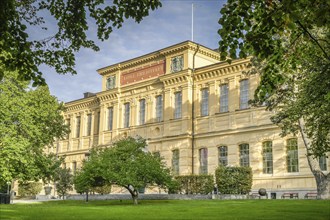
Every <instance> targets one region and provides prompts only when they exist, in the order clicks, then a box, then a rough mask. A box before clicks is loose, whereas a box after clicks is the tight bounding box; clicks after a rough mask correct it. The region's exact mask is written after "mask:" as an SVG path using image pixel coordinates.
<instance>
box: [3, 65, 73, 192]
mask: <svg viewBox="0 0 330 220" xmlns="http://www.w3.org/2000/svg"><path fill="white" fill-rule="evenodd" d="M0 72H5V71H4V69H3V66H2V65H0ZM17 76H18V74H17V73H16V72H5V77H4V78H3V79H2V80H1V81H0V158H1V160H0V183H6V182H8V181H13V180H18V181H23V182H24V181H29V180H40V179H44V180H46V179H48V180H49V179H50V178H51V177H52V176H53V175H54V172H55V170H56V169H57V168H58V167H59V165H60V163H61V160H60V159H57V157H56V155H55V154H46V153H45V152H44V150H45V146H49V145H51V144H52V143H53V142H54V140H55V139H56V138H61V137H63V136H64V135H65V134H66V133H67V132H68V130H69V129H68V127H67V126H66V125H64V120H63V117H62V115H61V112H62V111H63V110H64V109H63V105H62V104H60V103H58V101H57V99H56V98H55V97H53V96H51V95H50V93H49V90H48V88H47V87H45V86H41V87H37V88H36V89H30V88H29V82H28V81H20V80H18V79H17ZM0 185H1V184H0Z"/></svg>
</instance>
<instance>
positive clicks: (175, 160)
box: [172, 150, 180, 175]
mask: <svg viewBox="0 0 330 220" xmlns="http://www.w3.org/2000/svg"><path fill="white" fill-rule="evenodd" d="M179 161H180V153H179V150H173V151H172V171H173V174H174V175H179V171H180V170H179Z"/></svg>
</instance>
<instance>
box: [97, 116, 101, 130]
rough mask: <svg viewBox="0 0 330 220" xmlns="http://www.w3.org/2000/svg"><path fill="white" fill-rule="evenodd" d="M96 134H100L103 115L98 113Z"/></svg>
mask: <svg viewBox="0 0 330 220" xmlns="http://www.w3.org/2000/svg"><path fill="white" fill-rule="evenodd" d="M96 117H97V118H96V122H97V124H96V134H98V133H99V132H100V118H101V113H100V112H97V114H96Z"/></svg>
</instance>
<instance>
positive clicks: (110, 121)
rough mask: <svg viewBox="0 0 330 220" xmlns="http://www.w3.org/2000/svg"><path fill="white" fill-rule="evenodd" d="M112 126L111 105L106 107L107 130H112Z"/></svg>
mask: <svg viewBox="0 0 330 220" xmlns="http://www.w3.org/2000/svg"><path fill="white" fill-rule="evenodd" d="M112 126H113V107H109V108H108V130H109V131H112Z"/></svg>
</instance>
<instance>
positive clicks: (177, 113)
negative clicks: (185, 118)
mask: <svg viewBox="0 0 330 220" xmlns="http://www.w3.org/2000/svg"><path fill="white" fill-rule="evenodd" d="M181 117H182V92H176V93H175V100H174V119H178V118H181Z"/></svg>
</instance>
